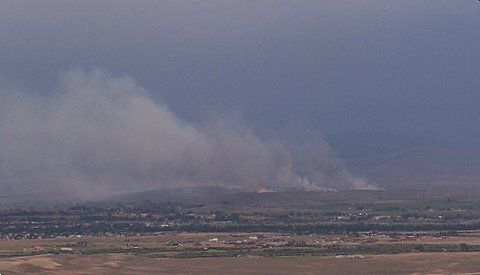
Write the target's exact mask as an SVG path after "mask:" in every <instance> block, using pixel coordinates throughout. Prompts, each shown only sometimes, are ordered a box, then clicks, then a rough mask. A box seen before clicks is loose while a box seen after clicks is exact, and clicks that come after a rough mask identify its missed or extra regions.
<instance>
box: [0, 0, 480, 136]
mask: <svg viewBox="0 0 480 275" xmlns="http://www.w3.org/2000/svg"><path fill="white" fill-rule="evenodd" d="M479 65H480V3H479V2H478V1H476V0H456V1H451V0H447V1H442V0H432V1H427V0H418V1H414V0H411V1H400V0H397V1H380V0H378V1H360V0H358V1H342V0H332V1H329V0H322V1H319V0H315V1H309V0H301V1H293V0H292V1H281V0H272V1H259V0H255V1H244V0H242V1H209V0H201V1H200V0H198V1H178V0H172V1H121V0H111V1H65V0H62V1H49V0H45V1H17V0H14V1H5V0H2V1H0V77H2V78H4V79H6V80H8V81H10V82H13V83H16V84H17V85H20V86H24V87H26V88H28V89H30V90H32V91H34V92H35V93H40V94H41V95H42V96H44V95H45V96H46V95H47V94H48V93H50V92H49V91H51V90H52V87H54V86H55V85H57V84H56V83H57V79H58V75H59V74H60V73H62V72H64V71H66V70H68V69H71V68H82V69H86V70H89V69H93V68H101V69H104V70H106V71H109V72H111V73H112V74H114V75H117V76H130V77H132V78H134V79H135V80H136V82H137V84H138V85H140V86H142V87H144V88H145V89H146V90H148V91H149V92H150V93H151V94H152V95H153V98H154V99H155V100H158V101H163V102H166V104H167V105H168V106H170V108H171V109H172V110H173V112H174V113H175V114H176V115H178V116H180V117H182V118H184V119H186V120H190V121H194V120H198V119H201V118H203V117H205V116H212V115H215V114H227V115H228V114H230V113H239V114H241V115H242V116H243V117H244V119H245V120H246V123H248V124H249V125H250V126H251V127H254V128H255V129H257V130H258V131H261V130H262V129H265V128H272V129H277V130H278V131H281V130H283V129H293V128H298V125H300V126H301V127H307V128H309V129H315V130H318V131H321V132H323V133H324V134H325V135H327V136H333V135H335V134H338V133H342V132H350V131H366V132H368V131H375V132H383V131H385V132H393V133H399V134H410V135H420V136H427V137H436V138H441V139H446V140H448V141H450V142H452V143H466V142H470V143H473V144H475V142H476V141H477V140H479V137H480V123H479V121H480V110H479V106H480V89H479V88H480V77H479ZM477 144H478V143H477Z"/></svg>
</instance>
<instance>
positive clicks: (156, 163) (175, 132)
mask: <svg viewBox="0 0 480 275" xmlns="http://www.w3.org/2000/svg"><path fill="white" fill-rule="evenodd" d="M259 182H266V184H267V185H268V187H269V188H274V189H293V188H305V187H306V188H309V189H316V188H334V189H343V188H357V189H358V188H360V189H362V188H367V189H368V188H371V186H369V185H368V184H367V183H366V182H365V181H364V180H362V179H357V178H355V177H353V176H352V175H351V174H350V173H349V172H348V171H347V170H346V169H345V167H344V166H343V165H342V163H341V162H340V161H339V160H338V159H336V158H335V157H334V156H333V155H332V154H331V151H330V149H329V147H328V144H327V143H326V142H325V141H324V140H323V139H321V138H315V139H313V140H310V141H308V142H302V144H301V145H300V146H291V145H288V143H285V142H280V141H278V140H275V139H271V138H270V139H265V138H262V137H260V136H258V135H257V134H255V132H254V131H253V130H252V129H249V128H247V127H244V126H242V124H241V123H240V122H238V121H236V120H221V119H218V120H217V121H214V122H210V123H207V124H202V125H194V124H192V123H187V122H185V121H182V120H181V119H179V118H178V117H176V116H175V115H174V114H173V113H172V112H171V111H170V110H169V109H168V107H167V106H165V105H164V104H161V103H159V102H155V101H154V100H152V99H151V97H150V96H149V94H148V92H147V91H145V90H144V89H142V88H141V87H139V86H138V85H136V84H135V82H134V81H133V80H132V79H130V78H126V77H123V78H114V77H112V76H110V75H109V74H107V73H105V72H101V71H92V72H85V71H81V70H77V71H70V72H68V73H66V74H64V75H63V76H62V77H61V80H60V84H59V85H58V88H57V90H56V91H55V92H53V93H50V95H49V96H34V95H32V94H31V93H24V92H21V91H19V90H18V89H15V88H8V87H6V85H2V87H0V188H1V189H2V190H3V191H4V193H6V194H8V193H13V194H17V193H39V194H41V193H51V192H63V193H65V194H67V195H69V196H79V197H82V196H83V197H99V196H104V195H110V194H115V193H121V192H127V191H140V190H144V189H146V188H161V187H173V186H187V185H188V186H192V185H193V186H195V185H202V186H203V185H217V186H218V185H220V186H239V187H242V188H244V189H246V190H255V189H257V188H258V186H259Z"/></svg>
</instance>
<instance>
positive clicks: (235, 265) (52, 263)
mask: <svg viewBox="0 0 480 275" xmlns="http://www.w3.org/2000/svg"><path fill="white" fill-rule="evenodd" d="M193 270H194V271H195V274H219V273H229V274H406V273H418V274H425V273H433V274H451V273H476V272H480V253H476V252H475V253H412V254H397V255H372V256H365V257H364V258H360V257H318V256H317V257H249V258H248V257H247V258H193V259H161V258H149V257H141V256H135V255H131V254H102V255H94V256H92V255H40V256H31V257H16V258H10V259H2V260H0V272H5V273H6V274H25V273H37V274H38V273H49V274H65V273H66V272H68V273H70V274H113V273H114V274H151V273H157V274H158V273H161V274H173V273H176V274H182V273H183V274H187V273H192V271H193Z"/></svg>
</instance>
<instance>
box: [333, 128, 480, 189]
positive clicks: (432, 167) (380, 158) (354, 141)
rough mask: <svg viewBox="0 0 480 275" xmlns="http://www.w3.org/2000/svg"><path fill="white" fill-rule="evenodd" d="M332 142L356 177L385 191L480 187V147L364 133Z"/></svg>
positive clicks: (353, 134)
mask: <svg viewBox="0 0 480 275" xmlns="http://www.w3.org/2000/svg"><path fill="white" fill-rule="evenodd" d="M329 142H330V144H331V146H332V147H333V149H334V150H335V151H336V152H337V154H338V155H339V157H340V158H341V159H342V160H343V161H344V162H345V163H346V165H347V166H348V167H349V169H350V170H351V171H352V172H354V174H356V175H360V176H364V177H366V178H367V179H368V181H369V182H370V183H374V184H377V185H378V186H380V187H382V188H386V189H409V188H420V189H429V188H439V187H480V148H466V147H461V146H456V147H455V146H452V145H449V144H447V143H445V142H440V141H438V140H435V139H428V138H424V137H415V136H402V135H395V134H386V133H362V132H353V133H345V134H341V135H338V136H335V137H331V138H330V139H329Z"/></svg>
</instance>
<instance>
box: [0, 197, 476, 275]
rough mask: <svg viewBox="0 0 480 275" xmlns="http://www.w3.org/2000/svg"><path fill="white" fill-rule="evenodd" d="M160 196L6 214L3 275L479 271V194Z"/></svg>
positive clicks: (1, 219) (0, 218)
mask: <svg viewBox="0 0 480 275" xmlns="http://www.w3.org/2000/svg"><path fill="white" fill-rule="evenodd" d="M155 196H156V195H155V194H154V193H150V194H149V196H147V195H142V194H136V195H132V196H123V197H121V198H117V199H113V200H109V201H102V202H89V203H77V204H74V205H66V204H63V205H57V206H48V207H38V206H36V207H31V206H25V205H24V206H19V205H17V206H15V207H12V206H4V207H3V208H2V210H1V212H0V273H1V274H4V273H5V274H12V273H17V274H24V273H28V272H33V273H42V272H45V273H58V274H64V273H65V272H69V273H81V274H111V273H112V272H114V273H117V274H118V273H125V274H132V273H133V274H138V273H192V272H195V273H197V274H198V273H204V274H212V273H246V274H255V273H258V274H262V273H270V274H271V273H275V274H298V273H300V274H319V273H324V274H332V273H336V274H353V273H355V274H362V273H363V274H381V273H397V274H402V273H436V274H438V273H440V274H442V273H447V274H449V273H461V272H464V273H472V272H480V196H478V195H477V194H476V193H475V192H468V194H467V193H466V192H453V191H452V192H444V191H442V192H439V191H437V192H426V191H418V190H417V191H415V190H410V191H395V192H387V191H345V192H291V193H289V192H286V193H263V194H245V193H244V194H231V193H228V194H223V195H222V194H220V195H219V194H216V195H215V196H212V197H211V198H209V199H205V200H204V202H203V203H202V202H199V201H191V200H188V199H185V198H182V199H178V200H177V201H176V202H172V201H173V199H172V198H169V200H172V201H166V200H165V199H163V198H161V197H157V198H155Z"/></svg>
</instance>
